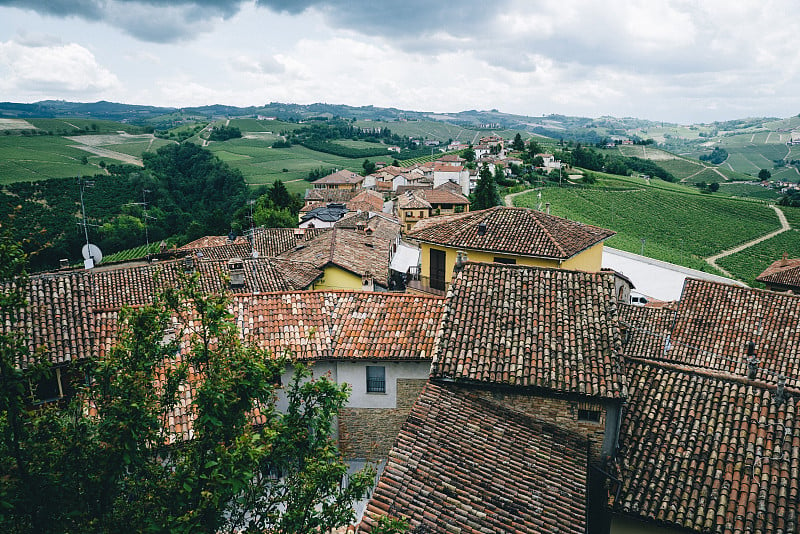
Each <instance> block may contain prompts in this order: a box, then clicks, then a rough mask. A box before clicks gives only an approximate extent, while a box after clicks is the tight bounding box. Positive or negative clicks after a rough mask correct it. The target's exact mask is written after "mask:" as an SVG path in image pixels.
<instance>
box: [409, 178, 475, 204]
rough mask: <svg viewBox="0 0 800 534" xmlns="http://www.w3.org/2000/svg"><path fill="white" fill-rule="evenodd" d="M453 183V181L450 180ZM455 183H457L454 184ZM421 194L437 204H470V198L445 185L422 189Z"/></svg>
mask: <svg viewBox="0 0 800 534" xmlns="http://www.w3.org/2000/svg"><path fill="white" fill-rule="evenodd" d="M450 183H452V182H450ZM453 185H455V184H453ZM419 194H420V195H421V196H422V198H424V199H425V200H427V201H428V202H430V203H431V204H433V205H436V204H455V205H462V206H463V205H469V199H468V198H467V197H465V196H464V195H462V194H461V193H460V191H459V192H456V191H452V190H451V189H449V188H445V187H443V186H439V187H436V188H434V189H427V190H424V189H423V190H421V191H420V192H419Z"/></svg>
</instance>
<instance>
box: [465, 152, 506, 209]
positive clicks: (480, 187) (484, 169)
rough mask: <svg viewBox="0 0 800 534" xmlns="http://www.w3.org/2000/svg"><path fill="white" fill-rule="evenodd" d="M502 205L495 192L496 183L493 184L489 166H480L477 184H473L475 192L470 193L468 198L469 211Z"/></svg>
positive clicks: (497, 193) (498, 195)
mask: <svg viewBox="0 0 800 534" xmlns="http://www.w3.org/2000/svg"><path fill="white" fill-rule="evenodd" d="M501 203H502V200H501V199H500V193H499V191H498V190H497V183H496V182H495V179H494V176H493V175H492V171H491V170H489V166H488V165H487V164H486V163H484V164H483V165H482V166H481V170H480V175H479V178H478V183H477V184H475V191H473V192H472V195H471V198H470V209H471V210H483V209H487V208H491V207H493V206H499V205H500V204H501Z"/></svg>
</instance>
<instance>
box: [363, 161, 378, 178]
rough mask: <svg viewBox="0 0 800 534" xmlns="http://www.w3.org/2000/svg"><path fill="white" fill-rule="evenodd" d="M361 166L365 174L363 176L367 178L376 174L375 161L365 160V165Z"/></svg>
mask: <svg viewBox="0 0 800 534" xmlns="http://www.w3.org/2000/svg"><path fill="white" fill-rule="evenodd" d="M361 166H362V167H363V168H364V172H362V175H363V176H366V175H368V174H372V173H373V172H375V162H374V161H370V160H368V159H365V160H364V163H362V164H361Z"/></svg>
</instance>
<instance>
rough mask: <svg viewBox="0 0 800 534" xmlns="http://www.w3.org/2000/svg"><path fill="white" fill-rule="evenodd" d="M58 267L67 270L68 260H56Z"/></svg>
mask: <svg viewBox="0 0 800 534" xmlns="http://www.w3.org/2000/svg"><path fill="white" fill-rule="evenodd" d="M58 266H59V268H61V269H69V260H68V259H67V258H61V259H60V260H58Z"/></svg>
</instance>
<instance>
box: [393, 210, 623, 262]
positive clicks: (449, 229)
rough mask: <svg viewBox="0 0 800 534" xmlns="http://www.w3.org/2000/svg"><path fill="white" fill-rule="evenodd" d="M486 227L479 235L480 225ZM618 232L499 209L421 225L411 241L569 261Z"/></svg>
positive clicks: (533, 213) (559, 219) (544, 215)
mask: <svg viewBox="0 0 800 534" xmlns="http://www.w3.org/2000/svg"><path fill="white" fill-rule="evenodd" d="M481 223H484V224H485V225H486V232H485V234H484V235H479V233H478V230H479V228H478V227H479V225H480V224H481ZM614 233H615V232H613V231H611V230H606V229H604V228H599V227H597V226H590V225H588V224H581V223H578V222H575V221H570V220H569V219H562V218H561V217H555V216H553V215H548V214H546V213H544V212H541V211H536V210H532V209H528V208H507V207H503V206H496V207H494V208H489V209H486V210H480V211H471V212H468V213H461V214H458V215H447V216H443V217H431V218H429V219H426V220H424V221H420V222H418V223H417V224H416V225H415V227H414V230H413V231H412V232H411V233H410V234H409V238H411V239H417V240H419V241H425V242H428V243H434V244H438V245H444V246H448V247H458V248H467V249H476V250H489V251H492V252H500V253H507V254H519V255H524V256H536V257H546V258H554V259H560V260H565V259H567V258H571V257H572V256H574V255H576V254H578V253H579V252H582V251H583V250H585V249H587V248H589V247H591V246H592V245H595V244H597V243H600V242H601V241H603V240H604V239H607V238H609V237H611V236H612V235H614Z"/></svg>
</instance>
